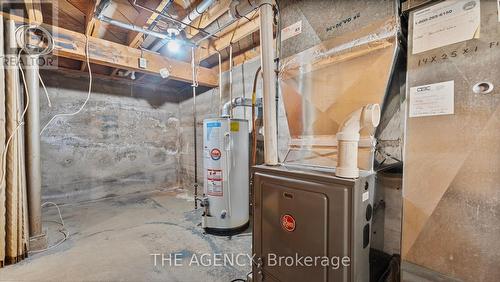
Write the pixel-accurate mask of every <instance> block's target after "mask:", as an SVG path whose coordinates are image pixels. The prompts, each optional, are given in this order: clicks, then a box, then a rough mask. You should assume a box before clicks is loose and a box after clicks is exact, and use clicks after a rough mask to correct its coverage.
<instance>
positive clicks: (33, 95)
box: [25, 55, 42, 237]
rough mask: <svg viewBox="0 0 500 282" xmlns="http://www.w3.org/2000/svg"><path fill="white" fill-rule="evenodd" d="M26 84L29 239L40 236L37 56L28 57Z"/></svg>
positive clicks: (40, 182)
mask: <svg viewBox="0 0 500 282" xmlns="http://www.w3.org/2000/svg"><path fill="white" fill-rule="evenodd" d="M25 62H26V83H27V91H28V93H29V95H30V99H29V106H28V112H27V113H26V168H27V181H28V214H29V227H30V228H29V230H30V237H36V236H39V235H41V234H42V194H41V191H42V173H41V162H40V84H39V81H38V72H39V67H38V56H36V55H28V56H26V57H25Z"/></svg>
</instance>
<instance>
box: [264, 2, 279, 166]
mask: <svg viewBox="0 0 500 282" xmlns="http://www.w3.org/2000/svg"><path fill="white" fill-rule="evenodd" d="M273 41H274V39H273V7H272V5H271V4H270V3H267V2H265V3H263V4H261V6H260V42H261V66H262V75H263V88H262V89H263V104H264V105H263V107H264V159H265V163H266V164H267V165H277V164H278V136H277V133H276V128H277V123H276V73H275V70H274V46H273Z"/></svg>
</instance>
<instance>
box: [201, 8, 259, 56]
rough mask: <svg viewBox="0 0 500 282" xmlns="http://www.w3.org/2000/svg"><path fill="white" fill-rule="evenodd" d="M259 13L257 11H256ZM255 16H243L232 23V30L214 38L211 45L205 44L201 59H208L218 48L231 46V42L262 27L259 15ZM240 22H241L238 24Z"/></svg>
mask: <svg viewBox="0 0 500 282" xmlns="http://www.w3.org/2000/svg"><path fill="white" fill-rule="evenodd" d="M256 14H257V13H256ZM256 14H255V16H253V17H252V18H251V20H250V21H248V20H247V19H245V18H243V19H240V20H238V22H236V23H234V26H233V25H231V27H232V30H231V31H229V32H226V33H225V34H224V35H222V36H221V37H219V38H218V39H216V40H214V41H213V42H212V43H211V44H210V45H208V43H207V44H206V45H205V46H204V47H205V48H206V49H203V51H202V53H201V55H200V61H203V60H205V59H207V58H208V57H210V56H212V55H213V54H215V53H217V50H222V49H224V48H226V47H229V45H230V44H231V43H235V42H238V41H240V40H241V39H243V38H244V37H245V36H247V35H249V34H252V33H254V32H255V31H257V30H259V29H260V21H259V17H258V16H256ZM238 23H239V24H238Z"/></svg>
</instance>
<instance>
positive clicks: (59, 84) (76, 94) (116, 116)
mask: <svg viewBox="0 0 500 282" xmlns="http://www.w3.org/2000/svg"><path fill="white" fill-rule="evenodd" d="M42 77H43V78H44V80H45V83H46V84H47V87H48V92H49V95H50V97H51V100H52V107H51V108H49V107H48V104H47V101H46V99H45V97H44V95H43V94H42V93H41V97H40V101H41V124H42V126H44V125H45V124H46V123H47V122H48V121H49V120H50V119H51V118H52V116H54V115H55V114H59V113H71V112H74V111H76V110H77V109H78V108H79V107H80V106H81V105H82V103H83V102H84V100H85V98H86V96H87V89H88V77H85V76H84V77H71V76H67V75H65V74H63V73H61V72H43V73H42ZM179 129H180V122H179V107H178V103H177V102H176V101H175V100H172V99H171V98H170V97H163V96H162V95H161V93H158V92H156V91H155V90H154V89H147V88H137V87H133V86H131V85H130V84H127V83H123V82H113V81H104V80H100V79H96V78H94V83H93V89H92V96H91V98H90V100H89V102H88V104H87V106H86V107H85V108H84V110H83V111H82V112H81V113H79V114H78V115H75V116H71V117H68V116H65V117H61V118H58V119H56V120H55V121H54V122H53V123H52V124H51V125H50V126H49V128H48V129H47V130H46V131H45V132H44V133H43V134H42V144H41V150H42V174H43V187H42V189H43V198H44V200H51V201H55V202H62V203H67V202H80V201H87V200H94V199H98V198H103V197H110V196H115V195H123V194H128V193H135V192H144V191H152V190H156V189H172V188H176V187H178V186H179V184H180V181H179V177H178V175H179V174H178V172H179V163H180V160H179Z"/></svg>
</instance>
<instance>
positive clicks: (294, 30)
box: [281, 21, 302, 41]
mask: <svg viewBox="0 0 500 282" xmlns="http://www.w3.org/2000/svg"><path fill="white" fill-rule="evenodd" d="M301 33H302V21H298V22H296V23H294V24H292V25H290V26H287V27H285V28H284V29H282V30H281V41H285V40H287V39H289V38H292V37H294V36H296V35H299V34H301Z"/></svg>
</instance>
